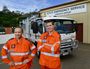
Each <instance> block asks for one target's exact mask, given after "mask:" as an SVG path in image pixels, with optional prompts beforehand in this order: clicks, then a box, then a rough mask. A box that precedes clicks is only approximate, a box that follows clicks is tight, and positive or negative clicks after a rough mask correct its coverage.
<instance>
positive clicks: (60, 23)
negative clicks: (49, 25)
mask: <svg viewBox="0 0 90 69" xmlns="http://www.w3.org/2000/svg"><path fill="white" fill-rule="evenodd" d="M53 21H54V23H55V26H56V31H58V32H59V33H72V32H74V31H75V27H74V24H73V20H53Z"/></svg>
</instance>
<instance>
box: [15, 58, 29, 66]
mask: <svg viewBox="0 0 90 69" xmlns="http://www.w3.org/2000/svg"><path fill="white" fill-rule="evenodd" d="M26 60H27V59H25V60H24V61H23V62H14V64H15V65H21V64H24V62H25V61H26ZM27 63H28V62H27Z"/></svg>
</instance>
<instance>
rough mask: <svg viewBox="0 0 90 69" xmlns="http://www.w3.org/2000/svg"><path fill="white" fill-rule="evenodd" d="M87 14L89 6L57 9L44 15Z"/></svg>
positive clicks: (81, 5) (82, 5)
mask: <svg viewBox="0 0 90 69" xmlns="http://www.w3.org/2000/svg"><path fill="white" fill-rule="evenodd" d="M82 12H87V4H80V5H76V6H71V7H66V8H62V9H56V10H53V11H48V12H44V13H42V14H43V15H44V16H62V15H68V14H75V13H82Z"/></svg>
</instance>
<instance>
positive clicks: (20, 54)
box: [10, 52, 29, 56]
mask: <svg viewBox="0 0 90 69" xmlns="http://www.w3.org/2000/svg"><path fill="white" fill-rule="evenodd" d="M28 54H29V52H25V53H16V52H10V55H11V56H25V55H28Z"/></svg>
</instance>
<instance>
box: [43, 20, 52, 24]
mask: <svg viewBox="0 0 90 69" xmlns="http://www.w3.org/2000/svg"><path fill="white" fill-rule="evenodd" d="M44 22H45V24H47V23H49V22H51V23H52V25H54V21H52V20H47V21H44Z"/></svg>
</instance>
